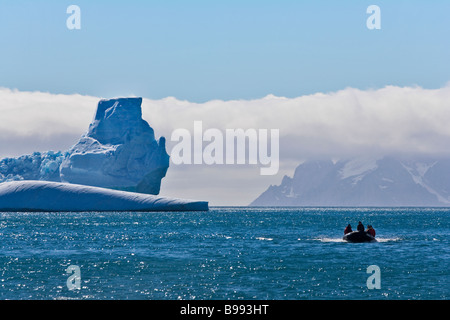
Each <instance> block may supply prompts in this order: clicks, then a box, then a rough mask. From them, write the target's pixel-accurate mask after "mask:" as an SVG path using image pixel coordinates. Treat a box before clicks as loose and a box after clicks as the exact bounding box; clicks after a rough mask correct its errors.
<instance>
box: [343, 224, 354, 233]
mask: <svg viewBox="0 0 450 320" xmlns="http://www.w3.org/2000/svg"><path fill="white" fill-rule="evenodd" d="M352 231H353V230H352V226H351V225H350V224H348V226H347V227H346V228H345V230H344V234H347V233H350V232H352Z"/></svg>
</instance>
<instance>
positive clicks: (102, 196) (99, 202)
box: [0, 180, 208, 212]
mask: <svg viewBox="0 0 450 320" xmlns="http://www.w3.org/2000/svg"><path fill="white" fill-rule="evenodd" d="M206 210H208V202H205V201H195V200H185V199H175V198H166V197H160V196H155V195H148V194H142V193H135V192H126V191H118V190H112V189H106V188H99V187H92V186H84V185H77V184H69V183H61V182H48V181H31V180H29V181H12V182H3V183H0V211H3V212H5V211H19V212H20V211H51V212H53V211H206Z"/></svg>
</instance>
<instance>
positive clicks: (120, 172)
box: [0, 98, 169, 195]
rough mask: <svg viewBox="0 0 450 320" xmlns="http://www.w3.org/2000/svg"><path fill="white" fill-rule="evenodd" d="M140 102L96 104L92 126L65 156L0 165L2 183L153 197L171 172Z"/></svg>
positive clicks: (30, 157) (47, 154)
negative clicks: (45, 184) (99, 189)
mask: <svg viewBox="0 0 450 320" xmlns="http://www.w3.org/2000/svg"><path fill="white" fill-rule="evenodd" d="M141 104H142V98H117V99H108V100H106V99H104V100H100V102H99V103H98V106H97V112H96V114H95V117H94V120H93V121H92V123H91V124H90V126H89V129H88V131H87V132H86V133H85V134H84V135H82V136H81V138H80V140H79V141H78V142H77V143H76V144H75V145H74V146H73V147H72V148H70V149H69V150H68V151H65V152H59V151H58V152H53V151H48V152H43V153H40V152H35V153H33V154H31V155H25V156H21V157H18V158H6V159H3V160H1V161H0V182H10V181H21V180H40V181H54V182H67V183H74V184H82V185H90V186H96V187H103V188H111V189H117V190H124V191H131V192H138V193H146V194H154V195H157V194H159V192H160V188H161V180H162V179H163V178H164V177H165V175H166V172H167V169H168V168H169V155H168V154H167V152H166V146H165V142H166V141H165V138H164V137H161V138H159V139H158V140H156V138H155V134H154V131H153V129H152V128H151V127H150V125H149V124H148V123H147V122H146V121H145V120H143V119H142V109H141Z"/></svg>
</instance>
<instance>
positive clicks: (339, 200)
mask: <svg viewBox="0 0 450 320" xmlns="http://www.w3.org/2000/svg"><path fill="white" fill-rule="evenodd" d="M250 205H252V206H358V207H359V206H377V207H379V206H445V207H447V206H450V159H439V160H436V159H434V160H433V159H431V160H430V159H428V160H411V159H409V160H405V159H397V158H394V157H381V158H356V159H351V160H338V161H332V160H320V161H306V162H304V163H302V164H301V165H299V166H298V167H297V168H296V170H295V173H294V176H293V177H292V178H291V177H288V176H285V177H284V178H283V180H282V182H281V184H280V185H279V186H273V185H272V186H270V187H269V188H268V189H267V190H266V191H265V192H263V193H262V194H261V195H260V196H259V197H258V198H257V199H255V200H254V201H253V202H252V203H251V204H250Z"/></svg>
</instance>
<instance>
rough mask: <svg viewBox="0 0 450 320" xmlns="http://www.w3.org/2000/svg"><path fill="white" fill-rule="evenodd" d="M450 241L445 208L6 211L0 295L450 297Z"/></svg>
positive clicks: (0, 241) (0, 219) (0, 217)
mask: <svg viewBox="0 0 450 320" xmlns="http://www.w3.org/2000/svg"><path fill="white" fill-rule="evenodd" d="M358 221H362V222H363V223H364V225H367V224H372V225H373V226H374V228H375V229H376V231H377V238H378V242H377V243H360V244H357V243H346V242H344V241H342V235H343V230H344V228H345V226H346V225H347V224H348V223H351V224H352V226H353V227H354V229H355V227H356V224H357V222H358ZM449 239H450V209H444V208H246V207H227V208H225V207H217V208H211V210H210V211H209V212H171V213H170V212H154V213H144V212H82V213H80V212H70V213H67V212H64V213H63V212H59V213H40V212H33V213H17V212H6V213H1V214H0V299H108V300H109V299H167V300H175V299H208V300H214V299H233V300H235V299H236V300H237V299H270V300H272V299H276V300H280V299H282V300H293V299H449V298H450V289H449V288H450V286H449V285H450V271H449V267H450V263H449V262H450V246H449V245H450V240H449ZM371 265H376V266H378V267H379V272H378V273H377V275H376V276H377V277H378V278H377V281H378V280H379V289H378V288H369V286H368V283H367V282H368V279H369V277H372V276H374V275H375V274H372V273H368V267H369V266H371ZM69 266H76V267H75V268H78V270H79V271H80V273H79V276H80V281H79V284H80V287H79V289H77V288H76V289H73V287H71V286H70V284H74V283H76V282H74V280H73V279H69V277H71V275H73V274H72V273H67V272H66V269H67V268H68V267H69ZM68 280H69V285H68ZM373 283H375V282H373Z"/></svg>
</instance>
